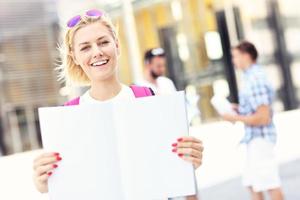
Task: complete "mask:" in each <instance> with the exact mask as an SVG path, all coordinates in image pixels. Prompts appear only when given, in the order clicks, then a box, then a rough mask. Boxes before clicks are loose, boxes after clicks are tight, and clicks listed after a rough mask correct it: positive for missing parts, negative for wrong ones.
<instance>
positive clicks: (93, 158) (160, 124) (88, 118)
mask: <svg viewBox="0 0 300 200" xmlns="http://www.w3.org/2000/svg"><path fill="white" fill-rule="evenodd" d="M39 116H40V125H41V132H42V139H43V145H44V149H45V150H46V151H55V152H60V154H61V156H62V157H63V160H62V161H61V162H60V163H59V167H58V168H57V169H56V170H55V172H54V173H53V175H52V176H51V177H50V179H49V183H48V185H49V195H50V199H51V200H66V199H72V200H82V199H89V200H99V199H105V200H141V199H142V200H154V199H155V200H156V199H165V198H172V197H180V196H187V195H192V194H195V193H196V183H195V174H194V169H193V166H192V165H191V164H190V163H187V162H185V161H183V160H182V159H180V158H179V157H178V156H177V155H176V154H174V153H173V152H172V147H171V144H172V143H174V142H176V139H177V138H179V137H181V136H183V135H187V134H188V125H187V114H186V109H185V100H184V93H183V92H177V93H174V94H171V95H165V96H152V97H146V98H138V99H133V100H128V101H122V102H115V103H104V104H99V105H98V104H94V105H80V106H67V107H47V108H40V109H39Z"/></svg>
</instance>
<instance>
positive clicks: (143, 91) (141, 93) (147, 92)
mask: <svg viewBox="0 0 300 200" xmlns="http://www.w3.org/2000/svg"><path fill="white" fill-rule="evenodd" d="M130 88H131V90H132V92H133V94H134V96H135V98H140V97H147V96H153V95H154V92H153V91H152V89H151V88H148V87H142V86H137V85H131V86H130ZM79 101H80V97H76V98H75V99H72V100H70V101H68V102H66V103H65V104H64V106H75V105H79Z"/></svg>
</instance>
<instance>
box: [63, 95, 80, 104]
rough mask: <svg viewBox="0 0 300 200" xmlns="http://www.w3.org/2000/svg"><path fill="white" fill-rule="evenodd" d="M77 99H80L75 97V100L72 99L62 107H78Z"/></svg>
mask: <svg viewBox="0 0 300 200" xmlns="http://www.w3.org/2000/svg"><path fill="white" fill-rule="evenodd" d="M79 99H80V97H76V98H75V99H72V100H70V101H68V102H66V103H65V104H64V106H75V105H79Z"/></svg>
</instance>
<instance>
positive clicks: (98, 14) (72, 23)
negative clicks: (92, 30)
mask: <svg viewBox="0 0 300 200" xmlns="http://www.w3.org/2000/svg"><path fill="white" fill-rule="evenodd" d="M102 15H103V12H101V11H99V10H96V9H93V10H88V11H86V13H85V16H88V17H95V18H98V17H101V16H102ZM80 20H81V16H80V15H76V16H74V17H72V18H71V19H70V20H69V21H68V23H67V26H68V27H69V28H72V27H74V26H76V25H77V24H78V22H79V21H80Z"/></svg>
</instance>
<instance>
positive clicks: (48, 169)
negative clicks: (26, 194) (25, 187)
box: [33, 153, 62, 193]
mask: <svg viewBox="0 0 300 200" xmlns="http://www.w3.org/2000/svg"><path fill="white" fill-rule="evenodd" d="M61 159H62V158H61V157H60V155H59V153H43V154H41V155H39V156H38V157H37V158H36V159H35V160H34V161H33V170H34V174H33V180H34V184H35V187H36V188H37V190H38V191H39V192H41V193H46V192H48V178H49V176H51V175H52V173H53V170H54V169H55V168H57V167H58V165H57V163H58V162H59V161H60V160H61Z"/></svg>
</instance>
